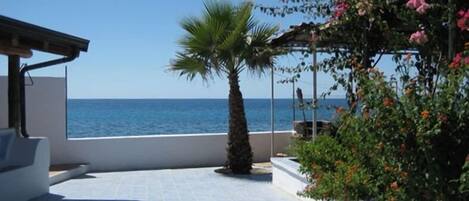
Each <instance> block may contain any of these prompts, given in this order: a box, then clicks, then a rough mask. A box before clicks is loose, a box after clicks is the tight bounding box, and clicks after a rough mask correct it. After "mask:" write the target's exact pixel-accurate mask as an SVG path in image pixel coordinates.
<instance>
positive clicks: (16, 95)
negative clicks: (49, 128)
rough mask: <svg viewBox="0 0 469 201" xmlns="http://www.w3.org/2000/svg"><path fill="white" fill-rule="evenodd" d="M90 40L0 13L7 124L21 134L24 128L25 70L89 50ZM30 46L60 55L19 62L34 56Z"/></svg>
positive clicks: (40, 66) (25, 134)
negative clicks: (6, 96)
mask: <svg viewBox="0 0 469 201" xmlns="http://www.w3.org/2000/svg"><path fill="white" fill-rule="evenodd" d="M88 44H89V40H86V39H83V38H79V37H76V36H72V35H68V34H65V33H61V32H58V31H54V30H50V29H47V28H44V27H40V26H37V25H33V24H30V23H26V22H23V21H19V20H16V19H12V18H9V17H5V16H2V15H0V54H3V55H6V56H8V107H9V110H8V126H9V127H10V128H15V129H16V130H17V132H18V133H21V135H22V136H23V137H28V136H29V135H28V132H27V129H26V105H25V103H26V97H25V82H24V78H25V75H26V73H27V72H28V71H31V70H35V69H39V68H45V67H49V66H52V65H57V64H61V63H66V62H70V61H72V60H74V59H75V58H77V57H78V56H79V55H80V52H86V51H87V50H88ZM33 50H35V51H40V52H45V53H51V54H55V55H57V56H59V58H57V59H54V60H49V61H44V62H41V63H37V64H32V65H24V66H20V60H21V58H30V57H32V56H33Z"/></svg>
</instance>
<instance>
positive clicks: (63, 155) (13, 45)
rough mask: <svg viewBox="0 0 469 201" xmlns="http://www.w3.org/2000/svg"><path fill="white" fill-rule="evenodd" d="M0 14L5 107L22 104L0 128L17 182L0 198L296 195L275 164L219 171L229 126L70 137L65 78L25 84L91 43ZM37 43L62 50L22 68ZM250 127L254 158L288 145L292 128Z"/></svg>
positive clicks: (6, 173) (7, 165)
mask: <svg viewBox="0 0 469 201" xmlns="http://www.w3.org/2000/svg"><path fill="white" fill-rule="evenodd" d="M0 22H1V23H0V25H1V26H5V27H9V29H2V31H1V33H0V34H1V35H2V36H4V37H5V41H4V42H3V43H2V46H0V47H1V51H0V52H1V53H2V54H4V55H7V56H8V58H9V74H8V77H5V76H2V77H0V83H2V84H1V85H0V93H1V94H2V95H1V96H0V97H1V98H0V109H1V111H7V110H8V108H15V110H10V111H9V113H6V112H5V113H4V112H2V113H1V114H2V115H1V118H0V127H10V128H14V129H3V130H0V131H1V132H0V134H1V135H0V137H1V138H0V142H2V143H3V140H4V139H5V142H6V145H7V146H5V147H4V146H3V144H2V147H1V148H2V150H3V149H5V150H3V151H5V153H6V157H4V158H0V159H1V160H0V162H1V164H0V165H1V166H0V167H1V168H2V169H1V172H0V182H2V183H4V182H6V181H7V180H11V179H13V180H15V182H14V183H10V184H9V185H2V186H1V188H0V194H1V195H2V196H1V197H0V198H1V200H12V201H13V200H15V201H16V200H29V199H31V198H34V200H39V201H42V200H44V201H47V200H233V201H236V200H273V201H275V200H287V201H288V200H298V199H297V197H296V196H295V195H292V194H289V193H287V192H285V191H283V190H281V189H280V188H277V187H275V186H274V185H272V168H271V167H270V163H268V164H267V165H265V164H264V165H261V166H259V167H256V166H255V167H254V168H255V170H254V171H253V172H254V174H251V175H230V174H228V175H226V174H219V173H215V172H214V170H215V169H217V167H218V168H219V167H221V166H222V165H223V164H224V162H225V156H226V148H225V145H226V141H227V135H226V134H225V133H219V134H191V135H187V134H185V135H171V136H133V137H107V138H81V139H68V138H67V136H66V135H65V134H64V133H66V132H65V130H66V119H67V118H66V108H67V105H66V101H65V100H66V99H67V90H66V80H65V78H51V77H34V78H33V79H34V84H33V85H31V86H26V82H25V77H26V73H27V71H29V70H35V69H39V68H45V67H49V66H52V65H57V64H61V63H65V62H70V61H72V60H74V59H76V58H77V57H78V55H79V53H80V52H81V51H83V52H85V51H87V48H88V43H89V41H88V40H85V39H81V38H78V37H75V36H71V35H68V34H64V33H60V32H56V31H53V30H49V29H46V28H43V27H39V26H36V25H32V24H29V23H26V22H22V21H18V20H15V19H11V18H8V17H4V16H1V19H0ZM33 51H39V52H46V53H51V54H53V55H58V56H63V57H60V58H58V59H55V60H51V61H46V62H42V63H38V64H34V65H29V66H20V59H21V58H29V57H32V56H33V53H34V52H33ZM7 83H8V84H7ZM7 87H8V88H7ZM5 92H9V93H8V95H7V94H6V93H5ZM44 114H47V120H46V121H45V120H44ZM26 123H28V124H26ZM28 131H29V132H28ZM251 134H252V135H251V136H250V143H251V146H252V147H253V154H254V161H255V162H268V161H269V160H270V156H271V155H272V154H274V153H279V152H285V151H286V148H287V147H288V145H289V144H290V136H291V131H278V132H275V133H273V132H272V133H271V132H254V133H251ZM273 135H275V136H273ZM39 136H41V137H39ZM272 137H275V138H274V139H275V141H271V140H273V138H272ZM271 143H272V144H271ZM9 144H11V145H9ZM155 147H156V148H155ZM10 149H11V150H10ZM129 150H132V151H129ZM0 153H1V152H0ZM26 156H27V157H26ZM2 160H3V161H2ZM49 164H50V165H52V166H51V168H50V169H51V170H52V172H49V178H48V177H47V173H48V170H49ZM67 164H78V165H67ZM56 165H59V166H61V167H62V168H64V169H61V168H59V169H56V168H55V166H56ZM174 168H185V169H174ZM18 178H20V179H18ZM49 185H50V187H49ZM38 196H39V197H38Z"/></svg>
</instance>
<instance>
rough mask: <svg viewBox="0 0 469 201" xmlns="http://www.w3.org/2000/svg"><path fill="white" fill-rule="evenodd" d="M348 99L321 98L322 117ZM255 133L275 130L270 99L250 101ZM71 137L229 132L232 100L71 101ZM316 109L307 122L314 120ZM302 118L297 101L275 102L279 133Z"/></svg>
mask: <svg viewBox="0 0 469 201" xmlns="http://www.w3.org/2000/svg"><path fill="white" fill-rule="evenodd" d="M345 105H346V101H345V100H344V99H327V100H320V108H319V110H318V116H319V119H325V120H330V119H332V118H334V115H335V108H334V107H333V106H345ZM244 106H245V111H246V117H247V120H248V129H249V131H269V130H270V121H271V120H270V99H245V100H244ZM67 116H68V117H67V136H68V137H69V138H83V137H109V136H132V135H171V134H197V133H226V132H227V128H228V101H227V99H70V100H68V103H67ZM311 116H312V114H311V111H306V118H307V119H311ZM294 119H296V120H302V119H303V115H302V112H301V111H300V110H299V109H296V115H295V118H294V117H293V103H292V100H291V99H276V100H275V130H292V121H293V120H294Z"/></svg>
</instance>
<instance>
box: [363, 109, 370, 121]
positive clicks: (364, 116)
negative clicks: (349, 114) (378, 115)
mask: <svg viewBox="0 0 469 201" xmlns="http://www.w3.org/2000/svg"><path fill="white" fill-rule="evenodd" d="M363 118H365V119H369V118H370V111H369V110H368V109H365V110H364V111H363Z"/></svg>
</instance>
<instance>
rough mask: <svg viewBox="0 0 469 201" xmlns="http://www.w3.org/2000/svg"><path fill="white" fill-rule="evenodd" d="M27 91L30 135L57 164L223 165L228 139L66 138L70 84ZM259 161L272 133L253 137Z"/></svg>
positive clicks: (0, 98)
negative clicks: (43, 142)
mask: <svg viewBox="0 0 469 201" xmlns="http://www.w3.org/2000/svg"><path fill="white" fill-rule="evenodd" d="M6 80H7V79H6V77H4V76H1V77H0V127H6V126H7V125H8V119H7V118H8V117H7V115H8V109H7V84H6V83H7V81H6ZM33 80H34V85H33V86H28V87H27V88H26V97H27V103H26V104H27V108H26V110H27V121H28V125H27V126H28V132H29V134H30V135H31V136H45V137H48V138H49V141H50V145H51V162H52V163H53V164H63V163H89V164H90V168H91V171H110V170H134V169H153V168H179V167H199V166H218V165H223V163H224V161H225V156H226V151H225V147H226V141H227V136H226V134H194V135H154V136H134V137H107V138H85V139H66V135H65V133H66V103H65V99H66V90H65V79H63V78H50V77H34V78H33ZM290 136H291V133H290V132H278V133H276V135H275V140H274V141H275V152H285V149H286V147H287V146H288V144H289V143H290ZM250 139H251V146H252V148H253V152H254V160H255V161H256V162H261V161H269V157H270V133H268V132H258V133H254V134H252V135H251V137H250Z"/></svg>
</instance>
